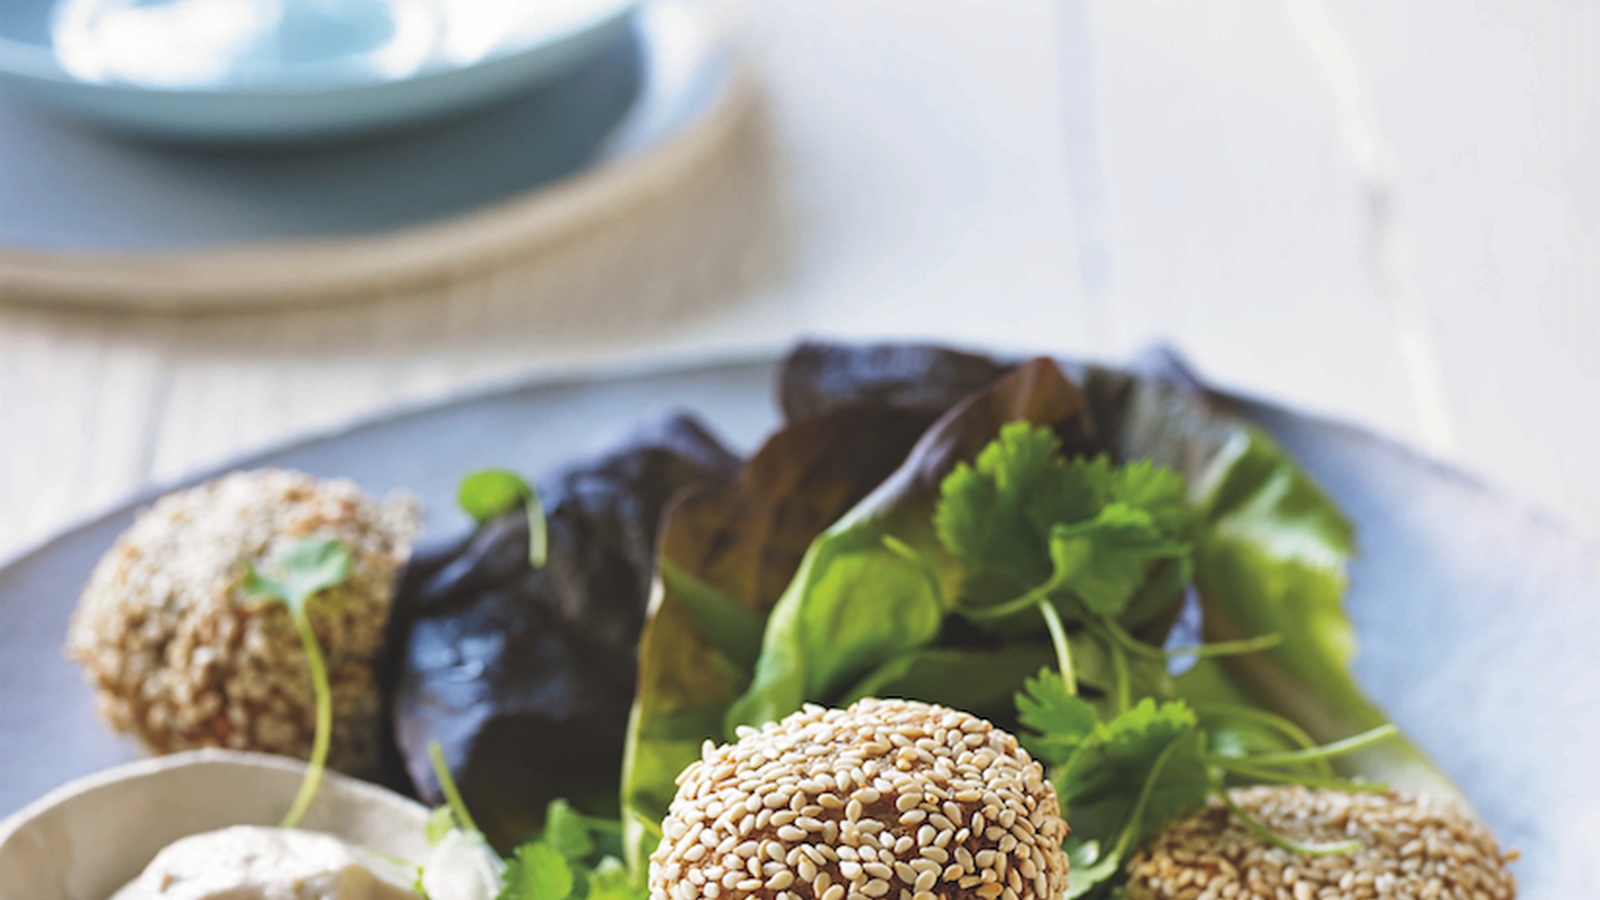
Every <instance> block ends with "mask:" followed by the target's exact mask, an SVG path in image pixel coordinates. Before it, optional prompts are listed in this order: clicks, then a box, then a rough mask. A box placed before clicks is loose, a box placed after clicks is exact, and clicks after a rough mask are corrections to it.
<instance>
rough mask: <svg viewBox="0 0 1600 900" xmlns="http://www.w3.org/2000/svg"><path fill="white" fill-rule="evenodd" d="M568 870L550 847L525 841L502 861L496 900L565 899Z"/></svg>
mask: <svg viewBox="0 0 1600 900" xmlns="http://www.w3.org/2000/svg"><path fill="white" fill-rule="evenodd" d="M572 886H573V877H572V867H571V866H570V865H568V864H567V860H566V857H564V856H562V855H561V851H560V850H557V849H556V848H555V847H554V846H552V845H550V844H547V843H544V842H543V841H538V840H535V841H529V842H528V843H526V844H523V845H522V846H521V847H518V848H517V851H516V853H514V854H512V857H511V859H510V860H508V861H507V862H506V871H505V882H504V886H503V887H502V888H501V889H500V894H499V896H498V897H497V898H496V900H567V897H569V896H571V895H572Z"/></svg>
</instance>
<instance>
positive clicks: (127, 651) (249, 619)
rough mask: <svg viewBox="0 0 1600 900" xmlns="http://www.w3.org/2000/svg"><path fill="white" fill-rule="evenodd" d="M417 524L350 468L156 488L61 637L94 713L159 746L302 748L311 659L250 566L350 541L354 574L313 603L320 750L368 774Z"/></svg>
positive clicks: (303, 751) (311, 728)
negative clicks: (328, 698)
mask: <svg viewBox="0 0 1600 900" xmlns="http://www.w3.org/2000/svg"><path fill="white" fill-rule="evenodd" d="M416 528H417V511H416V507H415V504H414V503H413V502H412V501H411V500H409V499H408V498H404V497H399V498H390V499H388V500H385V501H382V502H380V501H377V500H374V499H373V498H371V497H369V496H367V495H366V494H365V493H363V492H362V491H361V490H360V489H359V488H357V487H356V486H355V485H354V484H352V483H350V482H349V481H343V480H337V481H320V480H317V479H314V478H311V477H309V476H307V475H302V474H299V473H296V472H286V471H281V470H275V469H264V470H259V471H252V472H238V473H234V474H230V475H226V476H224V477H221V478H218V479H216V480H214V481H211V482H208V483H206V484H202V485H200V486H198V487H195V488H190V489H188V490H183V491H178V492H176V493H173V494H169V495H167V496H165V497H162V498H161V499H160V500H158V501H157V502H156V504H155V505H154V506H152V507H151V508H150V509H147V510H145V511H143V512H141V513H140V514H139V516H138V518H137V519H136V520H135V521H134V523H133V526H132V527H130V528H129V529H128V530H127V531H126V532H124V533H123V534H122V536H121V537H120V538H118V539H117V542H116V545H115V546H113V547H112V548H111V550H110V551H109V552H108V553H107V554H106V555H105V557H104V558H102V559H101V561H100V563H99V565H98V566H97V567H96V568H95V570H94V574H93V575H92V576H91V577H90V580H89V584H88V586H87V587H86V588H85V589H84V592H83V597H82V599H81V600H80V601H79V604H78V608H77V611H76V612H75V613H74V614H73V619H72V625H71V627H70V629H69V632H68V636H67V653H68V655H69V656H70V657H71V658H72V659H74V660H76V661H77V662H78V663H79V664H80V665H81V666H82V667H83V672H84V677H85V679H86V680H87V681H88V683H89V684H90V685H91V686H92V687H93V688H94V690H95V692H96V694H97V706H98V708H99V712H100V715H101V717H102V718H103V719H104V720H105V722H106V723H107V724H108V725H109V726H110V727H111V728H112V729H114V730H116V731H118V732H123V733H127V734H131V735H133V736H134V737H136V738H138V739H139V740H140V741H141V742H142V743H143V744H144V745H145V746H146V747H148V748H149V749H150V750H152V751H154V752H156V753H170V752H174V751H178V750H186V749H192V748H196V747H228V748H233V749H240V750H260V751H264V752H268V753H278V754H284V755H288V756H298V757H301V758H305V757H307V756H309V755H310V752H311V743H312V736H313V734H314V732H315V727H316V723H315V708H316V703H315V697H314V693H313V688H312V680H311V674H310V669H309V666H308V664H307V661H306V656H305V652H304V650H303V649H302V648H301V644H300V640H299V637H298V636H297V634H296V631H295V627H294V623H293V621H292V620H291V618H290V615H289V612H288V611H287V610H286V609H285V608H284V607H283V605H282V604H281V603H276V602H272V601H268V600H264V599H262V598H257V597H252V596H250V594H249V592H248V591H247V590H246V589H245V586H244V584H245V576H246V572H247V571H248V569H249V567H250V566H251V565H252V564H256V563H259V562H261V561H262V560H265V559H268V558H270V557H272V556H273V555H274V554H275V553H277V552H279V550H280V549H281V548H282V547H284V546H285V545H287V544H288V543H289V542H292V541H294V540H297V539H299V538H302V537H306V536H311V535H317V536H325V537H331V538H336V539H338V540H339V541H341V542H342V543H343V544H344V545H345V546H346V548H348V550H349V551H350V574H349V577H348V578H347V579H346V580H345V581H344V582H343V583H342V584H340V585H338V586H336V587H333V588H330V589H329V590H327V591H325V592H324V593H323V594H321V595H319V597H318V599H317V601H316V602H314V603H311V604H309V615H310V619H311V623H312V628H313V630H314V631H315V633H316V636H317V642H318V645H319V646H320V648H321V649H322V651H323V655H324V656H325V657H326V661H327V666H328V677H329V680H330V682H331V687H332V694H333V712H334V733H333V740H332V746H331V752H330V758H329V763H330V765H332V766H333V767H335V768H338V769H342V770H344V771H347V772H356V773H363V772H369V771H371V770H372V768H373V767H374V766H375V765H376V763H377V759H378V752H379V742H378V738H379V732H378V728H379V713H380V709H381V706H382V704H381V698H380V696H379V689H378V682H377V673H376V671H375V668H374V665H375V661H376V659H377V657H378V655H379V653H380V652H381V650H382V646H383V638H384V630H385V627H386V625H387V622H388V618H389V607H390V604H391V601H392V600H393V597H394V585H395V579H396V576H397V573H398V572H399V570H400V567H401V566H402V565H403V564H404V562H405V560H406V558H407V556H408V555H409V553H410V545H411V539H412V536H413V535H414V533H415V532H416Z"/></svg>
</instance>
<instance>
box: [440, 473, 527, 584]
mask: <svg viewBox="0 0 1600 900" xmlns="http://www.w3.org/2000/svg"><path fill="white" fill-rule="evenodd" d="M456 502H457V503H458V504H460V506H461V508H462V510H464V511H465V512H466V514H467V515H469V516H471V517H472V520H473V521H474V522H477V523H478V524H479V525H482V524H483V523H485V522H487V521H489V520H490V519H495V518H498V517H500V516H502V515H505V514H506V513H508V512H510V511H511V510H513V509H516V508H517V506H519V505H520V506H521V507H522V508H523V509H524V510H525V511H526V512H527V516H528V562H529V564H531V565H532V566H533V567H534V568H535V569H540V568H543V567H544V564H545V561H546V560H547V559H548V558H549V555H550V528H549V522H548V521H547V520H546V519H545V514H544V504H543V502H542V501H541V500H540V498H539V491H538V490H537V489H536V488H534V486H533V485H531V484H529V483H528V482H527V481H526V480H525V479H523V477H522V476H520V475H518V474H517V473H515V472H512V471H509V470H506V469H479V470H478V471H476V472H472V473H470V474H468V475H467V477H465V478H463V479H461V486H460V487H459V488H458V489H457V491H456Z"/></svg>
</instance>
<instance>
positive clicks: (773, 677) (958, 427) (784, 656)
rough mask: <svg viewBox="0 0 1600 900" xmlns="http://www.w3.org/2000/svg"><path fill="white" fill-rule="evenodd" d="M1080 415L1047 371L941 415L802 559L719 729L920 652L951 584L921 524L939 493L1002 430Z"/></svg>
mask: <svg viewBox="0 0 1600 900" xmlns="http://www.w3.org/2000/svg"><path fill="white" fill-rule="evenodd" d="M1083 414H1084V403H1083V398H1082V396H1081V395H1080V394H1079V393H1078V391H1077V389H1076V387H1074V386H1073V384H1072V382H1071V381H1069V380H1068V379H1067V378H1066V376H1065V375H1064V374H1063V373H1062V372H1061V370H1060V369H1059V368H1058V367H1057V366H1056V365H1055V364H1054V363H1052V362H1050V361H1048V360H1034V361H1031V362H1028V363H1024V364H1022V365H1021V366H1018V367H1017V368H1016V369H1015V370H1013V371H1012V372H1011V373H1010V374H1009V375H1007V376H1006V377H1004V378H1002V379H1001V380H1000V381H998V382H996V383H995V384H994V385H992V386H991V387H989V388H987V389H985V390H984V391H981V392H979V393H978V394H975V395H973V396H972V397H969V398H968V399H967V400H965V401H963V402H962V403H961V404H959V405H957V406H956V407H955V408H954V409H952V410H950V412H948V413H946V414H945V415H944V416H943V417H942V418H941V419H940V420H939V422H938V423H937V424H935V425H934V427H933V428H932V429H931V430H929V432H928V433H927V434H926V435H925V436H924V437H923V439H922V440H921V441H919V442H918V444H917V447H916V449H915V450H914V451H913V452H912V454H911V456H910V458H909V459H907V460H906V462H905V464H904V465H903V466H901V468H900V469H899V470H897V471H896V472H895V474H894V475H893V476H891V477H890V478H889V480H888V481H886V482H884V484H883V485H882V486H880V487H879V488H878V490H876V491H874V492H873V493H872V495H871V496H869V497H868V498H867V499H866V500H864V501H862V503H860V504H859V505H857V506H856V507H855V508H854V509H852V510H851V511H850V513H849V514H848V515H846V516H845V517H844V518H843V519H841V520H840V521H839V522H838V523H836V524H835V525H834V526H833V527H831V528H829V529H828V530H827V531H826V532H824V533H823V535H822V536H821V537H820V538H818V539H817V541H816V543H814V544H813V545H812V547H811V549H810V550H809V551H808V552H807V554H806V559H805V562H804V563H802V565H801V569H800V573H799V574H798V575H797V576H796V578H795V580H794V582H793V583H792V584H791V585H790V586H789V588H788V589H787V590H786V591H785V592H784V594H783V596H782V597H781V598H780V599H779V600H778V604H777V606H775V607H774V608H773V612H772V617H771V618H770V619H769V620H768V622H767V629H766V633H765V635H764V638H763V641H762V648H761V657H760V659H759V661H758V662H757V664H756V672H755V678H754V680H753V682H752V683H751V685H750V688H749V690H747V691H746V692H745V694H744V696H742V697H741V698H740V699H739V700H738V702H737V703H735V704H734V706H733V709H732V710H731V711H730V712H729V717H728V722H729V725H730V726H732V725H738V724H752V725H759V724H761V723H764V722H769V721H774V720H776V719H779V718H781V717H783V716H785V715H787V714H788V713H790V712H793V711H794V710H796V709H798V708H799V707H800V706H801V705H802V704H803V703H805V702H808V701H809V702H819V703H831V702H834V701H837V700H839V699H840V698H842V697H843V696H844V695H845V694H846V692H848V690H849V688H850V686H851V685H853V684H854V683H856V682H857V681H859V680H861V679H862V678H863V677H865V676H866V674H867V673H868V672H870V671H871V670H872V669H873V668H875V667H876V666H877V665H878V664H880V663H881V662H882V661H883V660H885V659H887V658H890V657H893V656H895V655H898V654H901V653H906V652H910V651H914V650H918V649H922V648H926V647H928V646H930V645H931V644H932V643H933V642H934V640H935V639H936V638H937V637H938V636H939V631H940V628H941V626H942V624H943V621H944V617H945V614H946V612H948V611H949V610H950V608H951V606H952V604H953V603H954V599H955V597H956V596H957V594H958V592H959V590H960V588H961V584H960V579H961V575H962V568H961V566H960V565H959V564H958V563H957V561H956V560H955V559H954V558H953V557H952V556H951V555H950V554H949V553H948V552H947V551H945V549H944V547H943V545H942V544H941V543H940V541H939V539H938V536H937V534H936V533H935V529H934V525H933V521H932V520H933V515H934V510H935V506H936V503H937V500H938V496H939V489H940V484H941V482H942V481H943V480H944V478H945V476H946V475H948V474H950V473H951V472H952V471H953V470H954V469H955V468H956V467H957V465H958V464H959V463H961V462H962V461H964V460H970V459H972V458H973V457H975V456H976V455H977V454H978V453H979V451H980V450H982V449H983V448H984V447H986V446H988V445H989V444H990V442H991V441H992V440H993V439H994V438H995V437H996V436H997V435H998V434H999V432H1000V429H1001V427H1002V426H1003V425H1004V424H1006V423H1008V422H1014V421H1018V420H1022V421H1026V422H1033V423H1036V424H1045V425H1059V424H1061V423H1063V422H1065V421H1066V420H1068V419H1071V418H1074V417H1081V416H1082V415H1083ZM972 537H973V538H974V539H976V537H977V536H976V535H975V534H974V535H972Z"/></svg>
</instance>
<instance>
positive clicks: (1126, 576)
mask: <svg viewBox="0 0 1600 900" xmlns="http://www.w3.org/2000/svg"><path fill="white" fill-rule="evenodd" d="M1185 552H1186V547H1185V545H1184V544H1182V543H1179V542H1177V541H1174V540H1170V539H1168V538H1167V537H1165V536H1163V534H1162V533H1161V531H1160V530H1159V529H1158V528H1157V526H1156V524H1155V522H1154V520H1153V519H1152V518H1151V515H1150V513H1148V512H1146V511H1145V510H1143V509H1139V508H1137V507H1133V506H1129V505H1128V504H1126V503H1122V502H1120V501H1119V502H1114V503H1110V504H1108V505H1107V506H1106V507H1105V508H1104V509H1102V510H1100V513H1099V515H1097V516H1096V517H1095V518H1094V519H1092V520H1090V521H1087V522H1081V523H1078V524H1075V525H1057V526H1056V527H1055V530H1054V531H1053V532H1052V533H1051V535H1050V560H1051V564H1052V565H1053V566H1054V569H1055V571H1054V574H1053V575H1052V577H1051V583H1052V584H1053V585H1055V586H1056V588H1057V589H1063V590H1066V591H1070V592H1071V593H1072V594H1073V595H1074V596H1076V597H1077V598H1078V599H1080V600H1082V601H1083V604H1084V606H1086V607H1087V608H1088V609H1089V611H1090V612H1093V613H1095V614H1097V615H1101V616H1108V617H1112V618H1115V617H1116V616H1118V615H1120V614H1121V613H1122V612H1123V611H1124V610H1125V609H1127V607H1128V603H1129V601H1131V600H1132V599H1133V597H1134V595H1135V593H1136V592H1137V591H1138V590H1139V587H1140V586H1141V585H1143V584H1144V582H1145V579H1146V578H1147V577H1148V575H1149V572H1150V565H1151V564H1152V563H1154V562H1156V561H1157V560H1161V559H1170V558H1173V557H1181V556H1182V555H1183V554H1184V553H1185Z"/></svg>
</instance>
